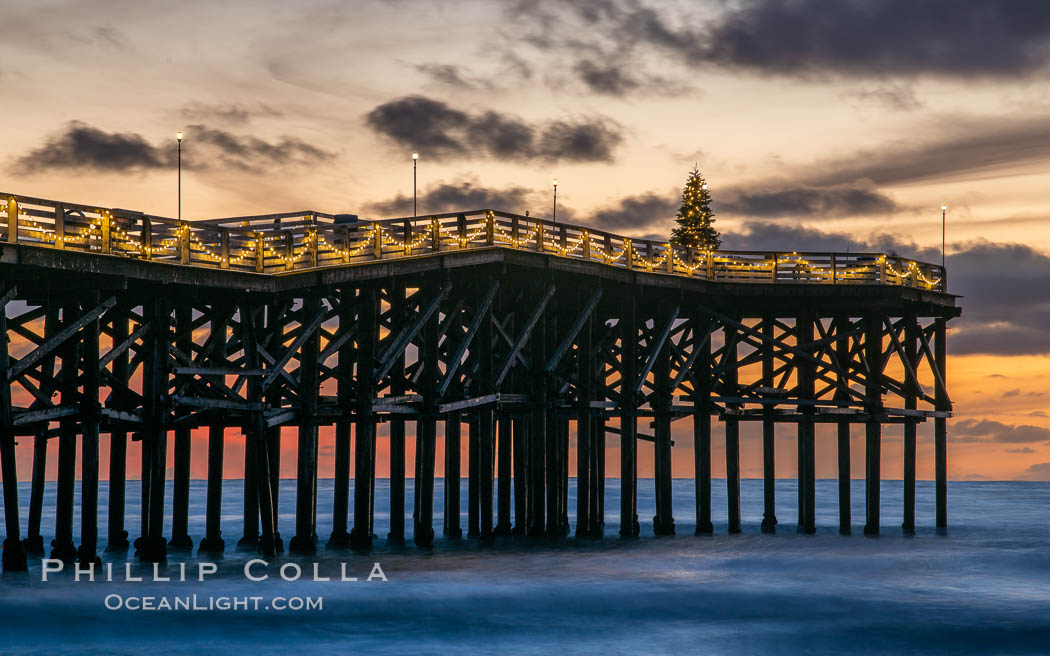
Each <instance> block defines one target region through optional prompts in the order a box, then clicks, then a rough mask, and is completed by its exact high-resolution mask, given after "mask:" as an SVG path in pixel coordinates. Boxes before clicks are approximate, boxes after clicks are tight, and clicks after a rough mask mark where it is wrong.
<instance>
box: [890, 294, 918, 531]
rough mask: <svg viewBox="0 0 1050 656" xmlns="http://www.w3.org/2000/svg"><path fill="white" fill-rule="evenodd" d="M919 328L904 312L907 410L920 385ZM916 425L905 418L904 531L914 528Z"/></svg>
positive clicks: (914, 405) (912, 406)
mask: <svg viewBox="0 0 1050 656" xmlns="http://www.w3.org/2000/svg"><path fill="white" fill-rule="evenodd" d="M920 331H921V328H920V327H919V323H918V318H917V317H916V316H915V315H914V314H912V313H907V314H906V315H905V316H904V346H903V351H902V352H901V359H902V360H903V361H904V362H905V363H906V369H905V373H906V377H905V379H904V380H905V385H904V386H905V389H907V390H908V392H909V394H908V395H907V396H905V397H904V407H905V409H906V410H913V411H914V410H915V409H916V408H917V407H918V397H919V394H920V393H921V391H922V390H921V389H920V387H919V380H918V376H917V375H916V372H915V369H914V367H913V366H912V364H913V363H914V362H915V358H916V355H917V350H918V341H919V335H918V333H919V332H920ZM890 333H891V335H892V336H893V338H894V341H896V335H895V334H894V333H893V331H892V329H891V331H890ZM898 348H900V345H899V344H898ZM917 426H918V421H917V420H915V419H908V420H907V421H906V422H905V423H904V495H903V496H904V521H903V522H902V523H901V529H902V530H903V531H904V532H905V533H914V532H915V451H916V448H915V442H916V439H915V438H916V428H917Z"/></svg>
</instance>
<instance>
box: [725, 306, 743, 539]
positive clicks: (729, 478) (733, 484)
mask: <svg viewBox="0 0 1050 656" xmlns="http://www.w3.org/2000/svg"><path fill="white" fill-rule="evenodd" d="M725 341H726V346H725V352H724V355H723V361H724V363H725V365H726V372H725V387H726V392H727V393H728V394H734V395H735V394H736V391H737V388H738V384H739V382H738V379H739V373H738V372H739V370H738V369H737V368H736V366H735V363H736V359H737V336H736V328H734V327H732V326H726V327H725ZM727 407H728V409H730V410H732V409H735V407H736V406H735V404H728V406H727ZM725 423H726V498H727V501H728V506H729V507H728V513H729V532H730V533H739V532H740V420H739V419H738V418H737V417H736V416H735V415H728V414H727V415H726V417H725Z"/></svg>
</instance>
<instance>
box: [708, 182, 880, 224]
mask: <svg viewBox="0 0 1050 656" xmlns="http://www.w3.org/2000/svg"><path fill="white" fill-rule="evenodd" d="M717 207H718V210H719V211H721V212H723V213H726V214H738V215H743V216H751V217H770V218H772V217H782V216H787V217H793V218H810V217H836V218H841V217H849V216H860V215H869V214H892V213H894V212H896V211H898V210H899V209H900V207H899V206H898V205H897V203H896V202H894V201H893V199H891V198H890V197H889V196H886V195H885V194H883V193H881V192H878V191H876V190H874V189H870V188H867V187H859V186H838V187H827V188H820V187H788V188H776V187H774V188H762V187H754V188H741V189H730V190H727V192H725V194H724V195H723V196H722V197H721V198H719V199H718V201H717Z"/></svg>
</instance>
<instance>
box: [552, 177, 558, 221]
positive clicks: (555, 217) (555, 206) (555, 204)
mask: <svg viewBox="0 0 1050 656" xmlns="http://www.w3.org/2000/svg"><path fill="white" fill-rule="evenodd" d="M552 182H553V184H554V213H553V220H554V223H557V222H558V178H554V180H553V181H552Z"/></svg>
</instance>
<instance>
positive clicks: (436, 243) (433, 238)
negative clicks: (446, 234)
mask: <svg viewBox="0 0 1050 656" xmlns="http://www.w3.org/2000/svg"><path fill="white" fill-rule="evenodd" d="M430 250H432V251H434V252H435V253H437V252H440V251H441V223H440V222H439V221H438V220H437V219H436V218H431V219H430Z"/></svg>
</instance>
